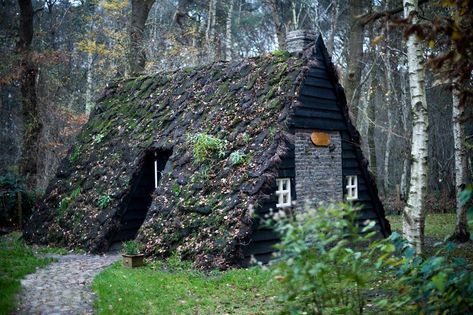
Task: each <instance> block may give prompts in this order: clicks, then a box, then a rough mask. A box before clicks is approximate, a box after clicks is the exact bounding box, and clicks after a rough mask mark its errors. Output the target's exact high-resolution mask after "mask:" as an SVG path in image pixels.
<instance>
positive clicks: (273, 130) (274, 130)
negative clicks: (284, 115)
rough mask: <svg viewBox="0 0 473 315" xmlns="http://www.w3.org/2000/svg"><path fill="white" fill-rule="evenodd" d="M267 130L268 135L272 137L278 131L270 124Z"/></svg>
mask: <svg viewBox="0 0 473 315" xmlns="http://www.w3.org/2000/svg"><path fill="white" fill-rule="evenodd" d="M268 132H269V136H270V137H271V139H272V138H274V136H275V135H276V133H277V132H278V130H277V129H276V127H274V126H271V127H269V128H268Z"/></svg>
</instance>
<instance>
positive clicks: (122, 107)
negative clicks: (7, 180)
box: [25, 52, 309, 268]
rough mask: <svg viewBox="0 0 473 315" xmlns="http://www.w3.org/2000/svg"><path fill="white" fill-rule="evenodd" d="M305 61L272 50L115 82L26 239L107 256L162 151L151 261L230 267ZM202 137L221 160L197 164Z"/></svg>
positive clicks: (269, 177) (278, 147) (150, 226)
mask: <svg viewBox="0 0 473 315" xmlns="http://www.w3.org/2000/svg"><path fill="white" fill-rule="evenodd" d="M308 60H309V59H308V58H307V57H304V56H302V55H298V56H294V55H292V56H291V55H289V54H288V53H285V52H275V53H273V54H267V55H263V56H260V57H255V58H250V59H246V60H242V61H240V62H233V63H226V62H217V63H214V64H211V65H208V66H204V67H199V68H184V69H180V70H176V71H172V72H165V73H158V74H156V75H151V76H143V77H139V78H134V79H129V80H124V81H119V82H115V83H113V84H110V86H109V87H108V88H107V89H106V91H105V93H104V95H103V96H102V97H101V99H100V100H99V101H98V103H97V106H96V109H95V111H94V112H93V113H92V115H91V117H90V119H89V121H88V123H87V124H86V125H85V127H84V128H83V130H82V132H81V133H80V135H79V137H78V141H77V144H76V145H75V146H74V147H73V148H72V150H71V152H70V154H69V156H68V157H67V158H66V159H64V160H63V162H62V164H61V166H60V168H59V171H58V173H57V175H56V178H55V179H53V180H52V181H51V185H50V187H49V188H48V190H47V192H46V195H45V199H44V200H43V202H42V203H41V204H40V205H39V206H38V208H37V209H36V211H34V213H33V217H32V220H30V224H29V226H28V227H27V231H26V233H25V235H26V237H27V238H28V239H30V240H34V241H36V242H45V243H54V244H58V245H63V246H69V247H79V248H84V249H86V250H90V251H92V252H99V251H102V250H105V249H106V248H107V247H108V241H107V240H108V239H109V238H110V235H111V233H113V232H114V231H116V229H117V228H118V225H119V215H120V214H121V213H122V212H123V209H122V207H121V206H120V205H121V204H122V202H123V200H124V197H125V196H126V194H127V192H129V190H130V187H131V184H132V182H133V174H135V173H136V172H137V170H139V168H140V166H141V163H143V158H144V155H145V154H146V152H147V151H148V150H151V149H153V148H166V149H172V152H173V153H172V156H171V157H170V160H169V161H170V162H171V165H172V169H168V171H167V172H165V173H164V174H163V177H162V179H161V184H160V187H159V188H158V190H157V191H156V192H155V194H154V195H153V203H152V205H151V208H150V210H149V212H148V216H147V218H146V220H145V223H144V224H143V226H142V229H141V230H140V232H139V236H138V238H139V239H140V240H142V241H143V242H144V243H145V244H146V252H147V254H149V255H152V256H166V255H169V254H170V253H171V252H173V251H177V252H178V253H179V254H180V255H181V256H182V257H184V258H187V259H192V260H194V261H195V263H196V265H198V266H205V267H219V268H225V267H226V266H228V265H231V264H234V263H235V262H236V261H238V259H239V258H240V255H241V253H240V252H239V246H238V245H239V244H240V242H241V241H242V240H243V239H244V238H245V237H246V236H247V235H248V233H249V232H250V230H251V211H250V210H249V208H251V206H250V205H257V204H258V202H260V201H261V198H263V197H265V193H268V192H267V191H265V188H266V187H269V186H270V184H271V183H272V182H273V181H274V174H275V170H276V165H277V163H278V162H279V161H280V158H281V156H283V155H284V153H285V152H286V150H287V144H288V141H289V140H288V139H289V138H290V135H289V133H288V132H287V125H286V120H287V118H288V115H289V113H290V112H291V110H292V109H293V107H294V106H296V104H297V96H298V90H299V87H300V84H301V80H302V79H303V77H304V73H305V71H307V66H308ZM198 134H201V135H209V136H212V137H213V138H214V139H218V143H219V144H220V151H221V152H210V154H208V157H207V158H204V159H203V160H198V159H196V158H195V155H194V153H195V152H194V149H195V146H196V145H195V142H193V140H192V139H193V137H194V139H195V135H198ZM214 153H215V154H214ZM218 153H221V154H218ZM236 158H239V159H238V163H235V161H236Z"/></svg>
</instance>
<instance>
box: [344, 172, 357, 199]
mask: <svg viewBox="0 0 473 315" xmlns="http://www.w3.org/2000/svg"><path fill="white" fill-rule="evenodd" d="M346 189H347V200H357V199H358V177H357V176H356V175H351V176H347V185H346Z"/></svg>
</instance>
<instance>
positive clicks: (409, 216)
mask: <svg viewBox="0 0 473 315" xmlns="http://www.w3.org/2000/svg"><path fill="white" fill-rule="evenodd" d="M403 6H404V17H405V18H408V19H410V20H411V23H412V24H413V25H415V24H417V20H418V17H417V10H418V1H417V0H403ZM406 45H407V64H408V71H409V88H410V100H411V111H412V140H411V160H412V164H411V179H410V187H409V194H408V197H407V204H406V207H405V208H404V212H403V226H402V231H403V234H404V236H405V237H406V239H407V240H408V242H409V243H410V244H411V245H412V246H413V247H414V248H415V251H416V253H418V254H420V253H421V252H422V249H423V245H424V225H425V196H426V193H427V159H428V146H427V145H428V115H427V101H426V92H425V78H424V77H425V73H424V72H425V70H424V60H423V55H422V49H421V48H422V46H421V42H420V40H419V39H418V38H417V36H416V35H415V34H410V35H409V36H408V38H407V43H406Z"/></svg>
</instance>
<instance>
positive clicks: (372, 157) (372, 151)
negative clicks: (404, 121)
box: [366, 58, 378, 182]
mask: <svg viewBox="0 0 473 315" xmlns="http://www.w3.org/2000/svg"><path fill="white" fill-rule="evenodd" d="M373 62H374V63H376V62H377V60H376V58H374V59H373ZM374 67H375V69H374V72H373V79H372V80H371V85H370V88H369V92H368V93H369V96H368V108H367V109H366V111H367V116H368V149H369V165H370V170H371V172H372V173H373V175H374V177H375V179H376V182H378V163H377V159H376V141H375V139H374V131H375V127H376V93H377V92H378V91H377V87H378V66H377V65H375V66H374Z"/></svg>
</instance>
